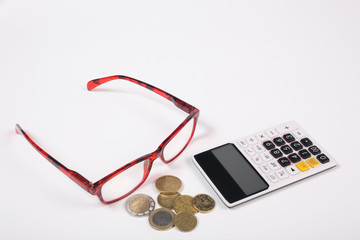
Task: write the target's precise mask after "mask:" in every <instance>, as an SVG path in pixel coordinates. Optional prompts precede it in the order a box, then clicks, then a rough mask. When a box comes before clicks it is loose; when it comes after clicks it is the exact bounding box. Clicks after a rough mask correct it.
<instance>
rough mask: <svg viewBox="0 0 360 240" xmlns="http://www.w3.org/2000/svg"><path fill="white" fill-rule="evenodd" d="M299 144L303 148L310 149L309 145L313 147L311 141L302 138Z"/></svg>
mask: <svg viewBox="0 0 360 240" xmlns="http://www.w3.org/2000/svg"><path fill="white" fill-rule="evenodd" d="M300 142H301V143H302V144H303V145H304V146H305V147H310V146H311V145H313V143H312V141H310V139H308V138H303V139H301V140H300Z"/></svg>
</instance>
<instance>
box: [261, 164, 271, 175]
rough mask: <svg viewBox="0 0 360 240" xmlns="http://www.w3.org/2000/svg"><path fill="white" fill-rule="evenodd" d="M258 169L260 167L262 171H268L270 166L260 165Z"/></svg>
mask: <svg viewBox="0 0 360 240" xmlns="http://www.w3.org/2000/svg"><path fill="white" fill-rule="evenodd" d="M260 169H261V171H263V172H264V173H270V172H271V171H270V168H269V167H268V166H266V165H261V166H260Z"/></svg>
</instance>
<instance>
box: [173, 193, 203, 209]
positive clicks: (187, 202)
mask: <svg viewBox="0 0 360 240" xmlns="http://www.w3.org/2000/svg"><path fill="white" fill-rule="evenodd" d="M192 201H193V197H191V196H189V195H181V196H178V197H177V198H176V199H175V201H174V209H175V212H176V213H179V212H183V211H190V212H191V213H196V212H197V210H196V209H195V208H194V206H193V203H192Z"/></svg>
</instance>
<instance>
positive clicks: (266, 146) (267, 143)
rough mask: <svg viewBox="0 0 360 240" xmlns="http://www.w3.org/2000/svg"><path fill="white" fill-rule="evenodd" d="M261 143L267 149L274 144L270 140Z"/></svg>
mask: <svg viewBox="0 0 360 240" xmlns="http://www.w3.org/2000/svg"><path fill="white" fill-rule="evenodd" d="M263 145H264V147H265V148H266V149H267V150H271V149H273V148H275V145H274V144H273V143H272V142H271V141H266V142H264V143H263Z"/></svg>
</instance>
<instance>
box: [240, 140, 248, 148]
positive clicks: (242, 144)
mask: <svg viewBox="0 0 360 240" xmlns="http://www.w3.org/2000/svg"><path fill="white" fill-rule="evenodd" d="M239 144H240V146H241V147H243V148H246V147H247V146H248V144H247V143H246V142H245V139H241V140H239Z"/></svg>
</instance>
